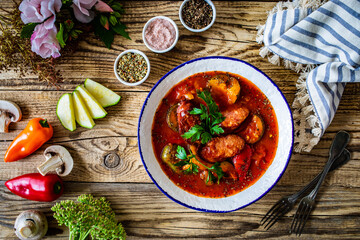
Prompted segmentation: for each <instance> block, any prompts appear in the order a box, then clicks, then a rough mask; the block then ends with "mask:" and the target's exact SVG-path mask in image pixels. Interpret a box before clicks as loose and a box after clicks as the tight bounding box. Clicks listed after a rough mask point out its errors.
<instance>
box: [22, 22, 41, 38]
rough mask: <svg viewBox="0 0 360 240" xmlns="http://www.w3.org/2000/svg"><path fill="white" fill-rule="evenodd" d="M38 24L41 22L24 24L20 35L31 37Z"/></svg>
mask: <svg viewBox="0 0 360 240" xmlns="http://www.w3.org/2000/svg"><path fill="white" fill-rule="evenodd" d="M38 24H39V23H28V24H26V25H24V26H23V28H22V29H21V33H20V37H21V38H30V37H31V35H32V34H33V32H34V29H35V27H36V25H38Z"/></svg>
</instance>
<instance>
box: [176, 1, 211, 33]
mask: <svg viewBox="0 0 360 240" xmlns="http://www.w3.org/2000/svg"><path fill="white" fill-rule="evenodd" d="M179 18H180V22H181V23H182V25H183V26H184V27H185V28H186V29H187V30H189V31H191V32H203V31H206V30H208V29H209V28H210V27H211V26H212V25H213V24H214V22H215V19H216V9H215V6H214V4H213V3H212V1H211V0H185V1H183V3H182V4H181V6H180V10H179Z"/></svg>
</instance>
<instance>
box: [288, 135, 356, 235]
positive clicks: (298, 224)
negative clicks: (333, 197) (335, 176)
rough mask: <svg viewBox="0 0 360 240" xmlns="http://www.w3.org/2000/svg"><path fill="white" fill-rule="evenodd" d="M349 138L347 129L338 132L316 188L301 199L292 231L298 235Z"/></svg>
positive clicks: (292, 224)
mask: <svg viewBox="0 0 360 240" xmlns="http://www.w3.org/2000/svg"><path fill="white" fill-rule="evenodd" d="M349 139H350V135H349V134H348V133H347V132H345V131H340V132H338V133H337V134H336V136H335V138H334V140H333V142H332V144H331V147H330V151H329V160H328V161H327V163H326V165H325V167H324V170H323V172H322V173H321V176H320V179H319V181H318V182H317V184H316V186H315V188H314V189H313V190H312V191H311V192H310V193H309V195H307V196H305V197H304V198H303V199H301V201H300V203H299V206H298V209H297V211H296V213H295V215H294V219H293V221H292V223H291V228H290V233H295V234H296V235H297V236H300V235H301V233H302V231H303V229H304V227H305V224H306V221H307V219H308V218H309V215H310V213H311V211H312V210H313V208H314V206H315V198H316V195H317V193H318V191H319V189H320V186H321V184H322V183H323V182H324V179H325V177H326V175H327V173H328V172H329V170H330V168H331V165H332V164H333V163H334V161H335V160H336V158H338V157H339V156H340V154H341V152H342V151H343V150H344V149H345V147H346V145H347V144H348V143H349Z"/></svg>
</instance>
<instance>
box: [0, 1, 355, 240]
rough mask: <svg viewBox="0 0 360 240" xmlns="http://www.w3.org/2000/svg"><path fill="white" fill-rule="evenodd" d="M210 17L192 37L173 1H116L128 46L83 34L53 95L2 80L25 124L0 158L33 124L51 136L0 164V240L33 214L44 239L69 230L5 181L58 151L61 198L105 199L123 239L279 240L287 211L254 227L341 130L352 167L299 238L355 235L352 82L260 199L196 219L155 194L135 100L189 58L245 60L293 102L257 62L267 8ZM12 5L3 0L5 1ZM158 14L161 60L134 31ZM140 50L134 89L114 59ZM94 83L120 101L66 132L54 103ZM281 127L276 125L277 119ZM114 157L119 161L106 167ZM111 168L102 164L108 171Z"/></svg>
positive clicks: (277, 73)
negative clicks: (145, 64)
mask: <svg viewBox="0 0 360 240" xmlns="http://www.w3.org/2000/svg"><path fill="white" fill-rule="evenodd" d="M214 3H215V6H216V8H217V18H216V22H215V24H214V25H213V27H212V28H211V29H210V30H208V31H206V32H204V33H199V34H192V33H191V32H189V31H187V30H186V29H185V28H184V27H183V26H182V25H181V23H180V21H179V17H178V9H179V6H180V4H181V1H123V4H124V7H125V9H126V14H125V15H124V17H123V22H124V23H126V25H127V26H128V31H129V33H130V36H131V38H132V40H126V39H124V38H122V37H120V36H117V37H116V38H115V42H114V44H113V46H112V49H110V50H108V49H107V48H105V47H104V45H103V44H102V43H101V42H100V41H99V40H97V39H96V38H95V37H94V36H93V35H90V36H88V38H87V39H86V40H85V41H82V42H81V43H80V45H79V49H78V50H77V51H76V52H75V53H74V54H73V55H71V56H66V57H62V58H61V59H60V61H59V64H58V67H59V69H60V70H61V73H62V76H63V77H64V82H63V83H61V84H60V89H56V88H55V87H53V86H49V85H47V84H46V83H42V82H39V81H38V79H37V77H36V76H35V75H27V76H26V77H25V78H23V79H21V78H18V77H17V76H16V75H15V74H14V73H13V72H8V73H3V74H1V75H0V79H1V81H0V99H7V100H12V101H15V102H16V103H18V104H19V105H20V106H21V109H22V111H23V120H22V121H21V122H19V123H16V124H12V125H11V129H10V133H7V134H1V135H0V139H1V141H0V155H1V156H3V155H4V153H5V151H6V149H7V147H8V146H9V144H10V142H11V141H12V140H13V139H14V137H15V136H16V135H17V134H18V133H19V132H20V131H21V130H22V129H23V128H24V127H25V126H26V124H27V122H28V121H29V119H31V118H34V117H43V118H47V119H48V120H49V121H50V122H51V124H52V125H53V126H54V136H53V138H52V139H51V140H50V141H49V142H48V143H46V144H45V145H44V146H43V147H42V148H41V149H39V150H38V151H36V153H35V154H33V155H31V156H30V157H27V158H26V159H23V160H21V161H18V162H13V163H6V164H5V163H4V162H0V183H1V184H0V238H1V239H15V235H14V232H13V229H12V228H13V224H14V220H15V218H16V216H17V215H18V214H19V213H20V212H22V211H23V210H27V209H38V210H41V211H43V212H45V214H46V215H47V216H48V220H49V224H50V229H49V231H48V234H47V238H46V239H66V238H67V236H68V230H67V229H66V228H65V227H59V226H58V225H57V223H56V221H55V220H54V219H53V218H52V217H51V215H52V212H51V210H50V207H51V206H52V205H53V204H54V203H40V202H32V201H28V200H25V199H22V198H20V197H18V196H16V195H14V194H12V193H11V192H10V191H9V190H8V189H7V188H6V187H5V186H4V182H5V181H6V180H8V179H10V178H13V177H16V176H19V175H22V174H25V173H31V172H36V167H37V166H38V165H39V164H40V163H41V162H43V161H44V157H43V156H42V153H43V151H44V149H45V148H46V147H48V146H50V145H53V144H60V145H63V146H65V147H66V148H67V149H69V151H70V153H71V154H72V156H73V158H74V160H75V166H74V170H73V172H72V173H71V174H70V175H69V176H68V177H65V178H64V180H65V187H66V190H65V192H64V194H63V196H62V197H61V198H60V199H59V200H65V199H73V200H75V199H76V197H77V196H79V195H80V194H82V193H92V194H94V195H95V196H105V197H106V198H107V199H108V200H109V201H110V202H111V204H112V207H113V209H114V210H115V212H116V214H117V217H118V219H119V220H120V221H121V222H122V223H123V225H124V227H125V229H126V232H127V234H128V236H129V239H147V238H153V239H160V238H162V239H180V238H190V239H192V238H199V239H210V238H218V239H235V238H253V239H264V238H273V239H280V238H281V239H287V238H295V237H294V235H289V227H290V224H291V220H292V216H293V214H294V210H293V211H292V212H291V213H290V214H288V215H287V216H286V217H285V219H283V220H282V221H280V222H279V223H278V224H276V225H275V226H274V227H273V228H272V229H271V230H270V231H264V229H263V228H262V227H261V226H260V225H259V222H260V219H261V218H262V216H263V215H264V214H265V213H266V212H267V210H269V208H270V207H271V206H272V205H273V204H274V203H275V202H276V201H277V200H278V199H280V198H281V197H282V196H284V195H288V194H290V193H293V192H295V191H297V190H299V189H300V188H301V187H302V186H304V185H305V184H306V183H308V182H309V181H310V180H311V179H312V178H313V177H314V176H315V175H316V174H317V173H318V172H319V171H320V170H321V169H322V167H323V165H324V164H325V162H326V161H327V156H328V148H329V145H330V142H331V140H332V138H333V137H334V135H335V133H336V132H337V131H339V130H341V129H344V130H346V131H348V132H350V134H351V137H352V139H351V142H350V144H349V146H348V148H349V150H350V151H351V152H352V160H351V161H350V162H349V163H348V164H346V165H345V166H344V167H342V168H341V169H339V170H337V171H336V172H334V173H331V174H330V175H329V176H328V177H327V179H326V181H325V184H324V186H323V188H321V190H320V194H319V199H320V201H319V202H318V204H317V207H316V209H315V211H313V213H312V215H311V217H310V220H309V221H308V223H307V225H306V228H305V230H304V233H303V235H302V238H307V239H314V238H324V239H345V238H359V236H360V230H359V228H360V163H359V159H360V154H359V150H360V111H359V109H360V95H359V92H360V84H349V85H348V86H347V88H346V90H345V92H344V95H343V98H342V101H341V104H340V106H339V109H338V111H337V113H336V116H335V119H334V121H333V122H332V124H331V126H330V127H329V128H328V130H327V131H326V133H325V135H324V137H323V138H322V139H321V141H320V143H319V144H318V145H317V146H316V147H315V148H314V149H313V150H312V151H311V152H310V153H302V154H298V153H294V154H293V156H292V158H291V161H290V164H289V166H288V168H287V170H286V172H285V174H284V176H283V177H282V179H281V180H280V182H279V183H278V184H277V185H276V186H275V187H274V188H273V189H272V190H271V191H270V193H268V194H267V195H266V196H265V197H263V198H262V199H261V200H259V201H258V202H256V203H254V204H252V205H251V206H248V207H246V208H245V209H241V210H239V211H236V212H232V213H226V214H215V213H203V212H197V211H194V210H191V209H187V208H185V207H183V206H181V205H179V204H177V203H175V202H173V201H171V200H170V199H168V198H167V197H166V196H165V195H164V194H162V193H161V192H160V190H158V189H157V187H156V186H155V185H154V184H153V183H152V181H151V180H150V178H149V176H148V175H147V173H146V171H145V169H144V167H143V165H142V162H141V160H140V156H139V152H138V146H137V122H138V117H139V113H140V110H141V106H142V103H143V101H144V99H145V98H146V96H147V94H148V92H149V91H150V89H151V88H152V87H153V86H154V84H155V83H156V82H157V81H158V80H159V79H160V78H161V77H162V76H163V75H164V74H165V73H167V72H168V71H169V70H171V69H172V68H173V67H175V66H177V65H179V64H181V63H183V62H185V61H188V60H190V59H194V58H198V57H204V56H218V55H221V56H229V57H235V58H239V59H242V60H245V61H247V62H249V63H251V64H253V65H255V66H256V67H258V68H260V69H261V70H262V71H264V72H265V73H266V74H268V75H269V76H270V77H271V78H272V79H273V80H274V81H275V82H276V83H277V84H278V86H279V87H280V89H281V90H282V91H283V93H284V94H285V96H286V98H287V100H288V102H289V103H290V104H291V103H292V101H293V99H294V95H295V92H296V88H295V83H296V80H297V77H298V75H297V74H296V73H294V72H293V71H290V70H286V69H284V67H282V66H274V65H272V64H270V63H269V62H268V61H267V60H266V59H263V58H261V57H260V56H259V48H260V46H259V45H258V44H257V43H256V41H255V37H256V32H257V31H256V27H257V26H258V25H259V24H263V23H264V22H265V20H266V12H267V11H269V10H271V9H272V8H273V7H274V6H275V4H276V2H275V1H265V0H264V1H215V2H214ZM3 4H4V6H5V7H10V6H11V4H10V2H6V3H3ZM157 15H164V16H168V17H170V18H172V19H173V20H174V21H175V22H176V23H177V24H178V26H179V31H180V38H179V42H178V44H177V45H176V47H175V48H174V49H173V50H172V51H170V52H168V53H165V54H155V53H152V52H150V51H149V50H148V49H147V48H146V47H145V45H144V44H143V42H142V37H141V32H142V28H143V26H144V24H145V22H146V21H147V20H148V19H150V18H151V17H154V16H157ZM129 48H135V49H139V50H141V51H144V52H145V53H146V54H147V55H148V57H149V59H150V62H151V74H150V77H149V79H148V80H147V81H146V82H145V83H144V84H142V85H141V86H138V87H127V86H125V85H122V84H120V83H119V82H118V81H117V80H116V78H115V76H114V73H113V63H114V60H115V58H116V56H117V55H118V54H119V53H120V52H121V51H123V50H125V49H129ZM85 78H91V79H94V80H96V81H98V82H100V83H102V84H104V85H105V86H107V87H109V88H110V89H112V90H114V91H116V92H117V93H118V94H120V95H121V96H122V99H121V101H120V103H119V104H118V105H116V106H113V107H110V108H107V111H108V113H109V114H108V116H107V117H106V118H104V119H98V120H96V121H95V122H96V126H95V127H94V128H93V129H91V130H88V129H85V128H81V127H78V128H77V130H76V131H74V132H69V131H67V130H65V129H64V128H63V127H62V126H61V124H60V122H59V121H58V119H57V117H56V114H55V109H56V103H57V100H58V99H59V97H60V96H61V95H62V94H63V93H66V92H71V91H72V90H74V89H75V87H76V86H77V85H79V84H81V83H83V81H84V80H85ZM280 121H281V120H280ZM110 153H113V154H114V153H115V154H117V155H118V156H119V157H120V161H119V163H118V164H115V166H114V165H112V163H111V162H109V163H105V162H104V159H105V157H106V156H107V155H108V154H110ZM107 165H108V166H110V167H107ZM59 200H58V201H59Z"/></svg>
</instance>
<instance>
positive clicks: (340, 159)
mask: <svg viewBox="0 0 360 240" xmlns="http://www.w3.org/2000/svg"><path fill="white" fill-rule="evenodd" d="M350 157H351V155H350V152H349V150H347V149H346V148H345V149H344V151H343V152H342V153H341V155H340V156H339V157H338V158H337V159H336V160H335V162H334V163H333V164H332V165H331V168H330V170H329V171H333V170H336V169H338V168H339V167H341V166H342V165H344V164H345V163H347V162H348V161H349V160H350ZM321 174H322V171H321V172H320V173H319V174H318V175H317V176H316V177H315V178H314V179H313V180H312V181H311V182H309V183H308V184H307V185H306V186H305V187H303V188H302V189H301V190H300V191H299V192H297V193H294V194H293V195H291V197H290V198H291V199H292V200H293V201H294V202H295V201H296V200H297V199H299V198H300V197H301V196H302V195H304V193H306V192H307V191H309V190H310V189H312V188H313V187H315V185H316V183H317V182H318V181H319V179H320V177H321Z"/></svg>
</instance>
